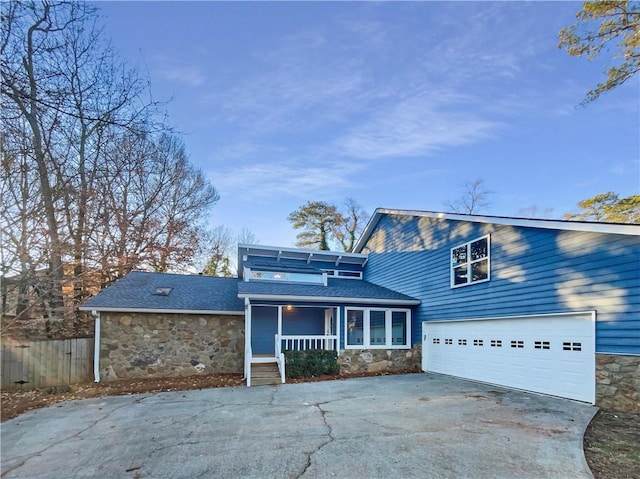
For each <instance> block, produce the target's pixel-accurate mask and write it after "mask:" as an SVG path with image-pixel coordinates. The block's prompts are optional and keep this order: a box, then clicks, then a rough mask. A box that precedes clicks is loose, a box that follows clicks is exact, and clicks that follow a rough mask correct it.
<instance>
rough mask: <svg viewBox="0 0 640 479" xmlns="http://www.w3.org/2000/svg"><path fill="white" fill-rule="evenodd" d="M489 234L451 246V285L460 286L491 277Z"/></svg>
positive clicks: (481, 281)
mask: <svg viewBox="0 0 640 479" xmlns="http://www.w3.org/2000/svg"><path fill="white" fill-rule="evenodd" d="M489 239H490V238H489V235H487V236H483V237H482V238H478V239H475V240H473V241H469V242H468V243H465V244H462V245H460V246H456V247H455V248H451V287H452V288H459V287H460V286H467V285H470V284H476V283H483V282H485V281H489V279H490V270H491V268H490V261H491V260H490V256H491V255H490V241H489Z"/></svg>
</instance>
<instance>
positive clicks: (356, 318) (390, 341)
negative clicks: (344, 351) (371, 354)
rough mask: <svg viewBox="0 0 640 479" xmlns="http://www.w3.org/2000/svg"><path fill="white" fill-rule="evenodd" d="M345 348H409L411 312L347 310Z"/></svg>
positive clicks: (387, 309)
mask: <svg viewBox="0 0 640 479" xmlns="http://www.w3.org/2000/svg"><path fill="white" fill-rule="evenodd" d="M346 317H347V321H346V325H345V327H346V330H347V331H346V334H345V338H346V340H347V341H346V345H345V347H346V348H371V349H373V348H380V349H393V348H398V349H399V348H410V347H411V311H410V310H408V309H392V308H347V310H346Z"/></svg>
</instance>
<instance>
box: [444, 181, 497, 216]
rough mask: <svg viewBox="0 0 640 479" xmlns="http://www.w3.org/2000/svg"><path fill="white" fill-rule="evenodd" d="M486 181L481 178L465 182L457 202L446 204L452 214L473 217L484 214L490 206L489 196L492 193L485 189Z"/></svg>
mask: <svg viewBox="0 0 640 479" xmlns="http://www.w3.org/2000/svg"><path fill="white" fill-rule="evenodd" d="M483 183H484V180H482V179H481V178H478V179H476V180H475V181H472V182H470V181H465V182H464V184H463V185H462V186H461V193H460V196H459V197H458V198H456V199H455V200H450V201H447V202H446V203H445V206H446V207H447V208H449V210H450V211H451V212H452V213H460V214H466V215H473V214H479V213H484V212H485V211H486V210H487V209H488V208H489V206H490V204H491V203H490V202H489V195H491V191H489V190H487V189H486V188H485V187H484V184H483Z"/></svg>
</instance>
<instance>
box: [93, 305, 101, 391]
mask: <svg viewBox="0 0 640 479" xmlns="http://www.w3.org/2000/svg"><path fill="white" fill-rule="evenodd" d="M91 315H92V316H93V317H94V318H95V326H94V332H93V382H95V383H99V382H100V312H98V311H96V310H93V311H91Z"/></svg>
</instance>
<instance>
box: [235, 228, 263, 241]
mask: <svg viewBox="0 0 640 479" xmlns="http://www.w3.org/2000/svg"><path fill="white" fill-rule="evenodd" d="M238 243H242V244H260V240H259V239H258V237H257V236H256V235H255V234H254V232H253V231H251V230H250V229H249V228H246V227H244V228H242V229H241V230H240V233H238Z"/></svg>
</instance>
